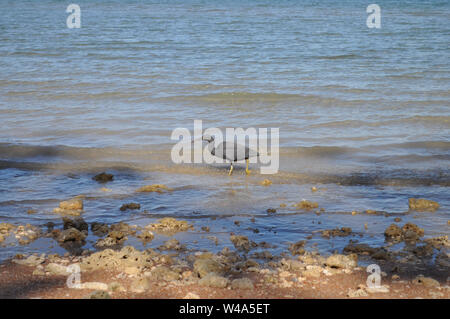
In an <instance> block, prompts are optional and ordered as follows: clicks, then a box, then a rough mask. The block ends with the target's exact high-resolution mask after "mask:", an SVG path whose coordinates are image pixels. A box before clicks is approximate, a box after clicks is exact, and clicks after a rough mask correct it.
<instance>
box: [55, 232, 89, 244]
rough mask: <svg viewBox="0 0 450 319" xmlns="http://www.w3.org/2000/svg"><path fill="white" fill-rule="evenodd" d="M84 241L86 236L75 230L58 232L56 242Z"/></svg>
mask: <svg viewBox="0 0 450 319" xmlns="http://www.w3.org/2000/svg"><path fill="white" fill-rule="evenodd" d="M85 239H86V235H85V234H84V233H83V232H80V231H79V230H78V229H76V228H69V229H65V230H63V231H62V232H60V234H59V236H58V238H57V240H58V242H60V243H66V242H83V241H84V240H85Z"/></svg>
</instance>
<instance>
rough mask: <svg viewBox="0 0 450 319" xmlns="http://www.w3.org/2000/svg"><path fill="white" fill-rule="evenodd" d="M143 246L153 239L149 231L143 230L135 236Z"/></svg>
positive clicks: (153, 236)
mask: <svg viewBox="0 0 450 319" xmlns="http://www.w3.org/2000/svg"><path fill="white" fill-rule="evenodd" d="M136 237H137V238H138V239H139V240H140V241H142V243H143V244H147V243H149V242H151V241H152V240H153V238H155V235H154V234H153V233H152V232H151V231H149V230H143V231H142V232H141V233H140V234H139V235H137V236H136Z"/></svg>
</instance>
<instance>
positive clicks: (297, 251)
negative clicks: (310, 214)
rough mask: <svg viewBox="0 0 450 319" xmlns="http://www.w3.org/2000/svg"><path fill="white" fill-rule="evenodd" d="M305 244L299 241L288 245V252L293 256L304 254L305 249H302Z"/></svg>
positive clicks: (303, 241)
mask: <svg viewBox="0 0 450 319" xmlns="http://www.w3.org/2000/svg"><path fill="white" fill-rule="evenodd" d="M305 244H306V241H305V240H300V241H298V242H296V243H295V244H291V245H289V251H290V252H291V254H292V255H293V256H295V255H303V254H304V253H305V249H304V247H305Z"/></svg>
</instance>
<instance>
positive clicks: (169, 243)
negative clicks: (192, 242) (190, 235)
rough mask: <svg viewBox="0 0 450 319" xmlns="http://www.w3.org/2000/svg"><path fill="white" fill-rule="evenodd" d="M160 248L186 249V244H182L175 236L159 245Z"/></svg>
mask: <svg viewBox="0 0 450 319" xmlns="http://www.w3.org/2000/svg"><path fill="white" fill-rule="evenodd" d="M158 249H159V250H184V249H186V248H185V246H184V245H181V244H180V242H179V241H178V240H176V239H175V238H172V239H169V240H168V241H166V242H165V243H164V245H162V246H159V247H158Z"/></svg>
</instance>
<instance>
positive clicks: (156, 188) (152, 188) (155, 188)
mask: <svg viewBox="0 0 450 319" xmlns="http://www.w3.org/2000/svg"><path fill="white" fill-rule="evenodd" d="M137 191H138V192H143V193H149V192H157V193H163V192H164V191H171V189H170V188H169V187H167V186H166V185H163V184H153V185H146V186H142V187H141V188H139V189H138V190H137Z"/></svg>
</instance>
